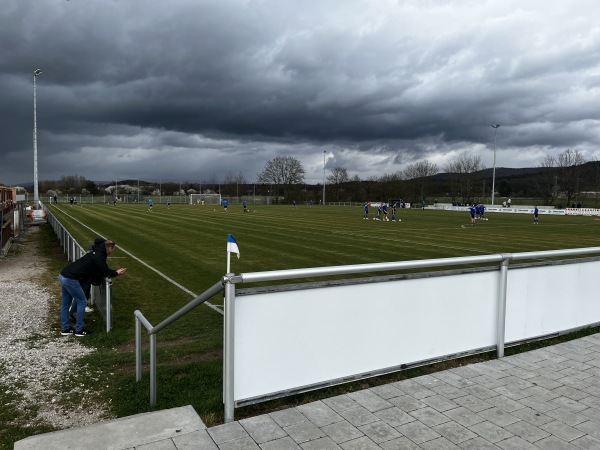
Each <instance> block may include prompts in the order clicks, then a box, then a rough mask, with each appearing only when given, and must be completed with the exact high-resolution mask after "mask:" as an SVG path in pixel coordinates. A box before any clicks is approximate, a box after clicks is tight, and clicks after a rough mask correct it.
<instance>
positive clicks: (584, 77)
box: [0, 0, 600, 183]
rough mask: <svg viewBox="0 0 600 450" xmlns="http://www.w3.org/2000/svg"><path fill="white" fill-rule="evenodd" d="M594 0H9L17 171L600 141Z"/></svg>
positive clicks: (206, 168) (6, 149) (7, 162)
mask: <svg viewBox="0 0 600 450" xmlns="http://www.w3.org/2000/svg"><path fill="white" fill-rule="evenodd" d="M599 15H600V4H597V2H593V1H575V2H561V1H558V0H555V1H531V2H519V1H516V0H515V1H503V2H499V1H431V2H427V1H425V2H420V1H387V0H381V1H377V2H368V1H356V0H347V1H337V0H336V1H334V0H329V1H312V0H308V1H304V2H296V1H287V0H264V1H258V0H255V1H254V0H247V1H242V0H221V1H198V0H194V1H193V0H187V1H186V0H174V1H170V2H159V1H153V0H151V1H148V0H146V1H142V0H128V1H116V0H113V1H84V0H70V1H67V0H44V1H40V2H35V1H33V0H5V1H4V2H3V6H2V9H1V10H0V44H1V45H0V81H1V83H2V86H3V89H1V90H0V105H2V107H1V108H0V131H1V133H2V136H3V138H4V139H3V143H2V145H1V146H0V158H1V159H0V182H3V183H22V182H27V181H31V180H32V179H33V141H32V128H33V71H34V70H35V69H36V68H41V69H42V70H43V74H42V75H41V76H40V77H39V78H38V82H37V106H38V152H39V161H38V165H39V179H40V180H44V179H58V178H60V176H61V175H74V174H78V175H83V176H85V177H87V178H89V179H93V180H107V179H116V178H142V179H145V180H157V179H159V178H162V179H170V180H189V181H202V180H209V179H217V180H221V179H223V178H224V177H225V176H226V175H227V174H228V173H229V172H232V173H235V174H237V173H239V172H242V173H243V174H244V175H245V177H246V179H247V180H248V181H249V182H252V181H254V180H255V179H256V174H257V173H258V172H260V171H261V170H262V168H263V167H264V165H265V163H266V162H267V161H268V160H270V159H272V158H274V157H275V156H278V155H291V156H294V157H296V158H298V159H299V160H300V161H302V163H303V164H304V167H305V169H306V178H307V181H308V182H314V183H316V182H320V181H322V179H323V162H324V154H323V152H324V151H326V152H327V153H326V155H325V163H326V169H331V168H333V167H335V166H338V165H339V166H344V167H347V168H348V171H349V172H350V174H351V175H355V174H356V175H358V176H360V177H361V178H362V179H367V178H370V177H374V176H380V175H383V174H385V173H393V172H396V171H398V170H402V169H403V168H404V167H405V166H406V165H407V164H411V163H414V162H416V161H418V160H421V159H428V160H429V161H431V162H433V163H436V164H437V165H438V167H439V168H440V170H442V169H443V167H444V165H445V164H446V163H447V162H448V161H449V160H451V159H452V158H453V157H455V156H456V155H457V154H460V153H461V152H478V153H480V154H481V155H482V158H483V161H484V162H485V163H486V165H487V166H488V167H491V165H492V158H493V148H494V134H493V129H492V128H491V127H490V124H491V123H500V124H502V126H501V128H500V129H499V133H498V148H497V165H498V166H503V167H526V166H536V165H538V164H539V162H540V161H541V160H542V159H543V158H544V156H545V155H547V154H550V155H556V154H558V153H560V152H562V151H564V150H566V149H567V148H573V149H577V150H579V151H581V152H582V153H583V154H584V156H585V157H586V158H588V159H591V158H595V157H598V156H599V155H600V150H599V147H598V142H599V140H600V135H599V133H600V128H599V124H600V109H599V108H598V106H597V105H598V104H600V102H599V100H600V25H598V24H597V20H596V18H597V17H598V16H599Z"/></svg>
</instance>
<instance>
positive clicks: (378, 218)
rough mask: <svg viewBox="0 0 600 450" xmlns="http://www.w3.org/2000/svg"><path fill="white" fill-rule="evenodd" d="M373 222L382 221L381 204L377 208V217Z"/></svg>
mask: <svg viewBox="0 0 600 450" xmlns="http://www.w3.org/2000/svg"><path fill="white" fill-rule="evenodd" d="M373 220H381V203H380V204H379V206H378V207H377V217H373Z"/></svg>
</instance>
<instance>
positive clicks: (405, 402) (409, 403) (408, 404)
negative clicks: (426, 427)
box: [389, 395, 427, 412]
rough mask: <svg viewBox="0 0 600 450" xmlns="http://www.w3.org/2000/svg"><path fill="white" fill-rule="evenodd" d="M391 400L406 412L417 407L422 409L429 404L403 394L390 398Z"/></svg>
mask: <svg viewBox="0 0 600 450" xmlns="http://www.w3.org/2000/svg"><path fill="white" fill-rule="evenodd" d="M389 401H390V403H392V404H393V405H394V406H397V407H398V408H400V409H401V410H402V411H404V412H411V411H414V410H415V409H420V408H424V407H426V406H427V405H426V404H425V403H423V402H422V401H419V400H417V399H416V398H414V397H412V396H410V395H401V396H400V397H394V398H390V400H389Z"/></svg>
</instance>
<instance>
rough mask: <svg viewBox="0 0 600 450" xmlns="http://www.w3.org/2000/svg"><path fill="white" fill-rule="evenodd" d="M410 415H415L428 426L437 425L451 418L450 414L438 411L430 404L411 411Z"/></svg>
mask: <svg viewBox="0 0 600 450" xmlns="http://www.w3.org/2000/svg"><path fill="white" fill-rule="evenodd" d="M410 415H411V416H413V417H414V418H415V419H417V420H419V421H421V422H423V423H424V424H425V425H427V426H428V427H434V426H436V425H439V424H441V423H445V422H448V421H449V420H450V419H449V418H448V416H445V415H444V414H442V413H441V412H438V411H436V410H435V409H433V408H431V407H429V406H427V407H426V408H421V409H417V410H415V411H411V412H410Z"/></svg>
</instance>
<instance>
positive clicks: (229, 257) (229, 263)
mask: <svg viewBox="0 0 600 450" xmlns="http://www.w3.org/2000/svg"><path fill="white" fill-rule="evenodd" d="M229 269H231V252H230V251H228V252H227V272H225V273H229Z"/></svg>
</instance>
